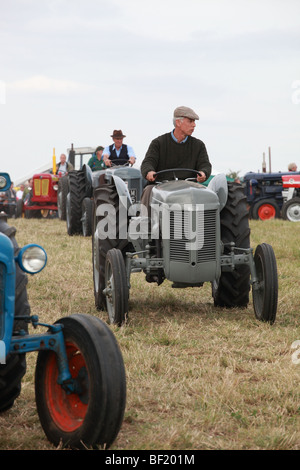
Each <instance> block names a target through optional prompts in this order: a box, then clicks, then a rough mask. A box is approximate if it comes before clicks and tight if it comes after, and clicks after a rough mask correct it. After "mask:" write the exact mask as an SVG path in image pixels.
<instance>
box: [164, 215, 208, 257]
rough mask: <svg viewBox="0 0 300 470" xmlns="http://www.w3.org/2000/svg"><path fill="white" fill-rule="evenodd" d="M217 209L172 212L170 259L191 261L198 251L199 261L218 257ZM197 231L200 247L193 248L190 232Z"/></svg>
mask: <svg viewBox="0 0 300 470" xmlns="http://www.w3.org/2000/svg"><path fill="white" fill-rule="evenodd" d="M216 213H217V211H216V210H207V211H204V212H201V211H195V212H190V211H173V212H171V213H170V260H171V261H177V262H182V263H190V261H191V253H192V252H195V251H196V253H197V256H196V259H197V263H203V262H206V261H212V260H215V259H216ZM191 229H193V231H194V232H196V233H197V246H198V247H199V248H198V249H195V248H194V249H191V248H190V247H191V240H190V239H189V233H190V231H191Z"/></svg>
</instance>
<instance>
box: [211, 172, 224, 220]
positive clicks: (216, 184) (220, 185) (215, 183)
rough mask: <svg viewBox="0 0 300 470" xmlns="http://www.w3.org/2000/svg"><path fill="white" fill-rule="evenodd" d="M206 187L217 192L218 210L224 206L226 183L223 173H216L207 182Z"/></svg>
mask: <svg viewBox="0 0 300 470" xmlns="http://www.w3.org/2000/svg"><path fill="white" fill-rule="evenodd" d="M207 187H208V189H210V190H211V191H213V192H214V193H216V194H217V196H218V198H219V203H220V211H221V210H222V209H223V208H224V207H225V206H226V202H227V197H228V185H227V179H226V176H225V175H224V174H223V173H220V174H219V175H216V176H215V177H214V178H213V179H212V180H211V181H210V182H209V184H208V186H207Z"/></svg>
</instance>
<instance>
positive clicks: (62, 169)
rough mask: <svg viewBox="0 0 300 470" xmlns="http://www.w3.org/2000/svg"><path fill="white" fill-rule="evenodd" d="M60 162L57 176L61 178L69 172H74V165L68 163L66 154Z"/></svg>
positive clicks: (62, 155) (61, 157)
mask: <svg viewBox="0 0 300 470" xmlns="http://www.w3.org/2000/svg"><path fill="white" fill-rule="evenodd" d="M59 159H60V162H59V163H58V164H57V169H56V174H57V175H59V176H64V175H67V174H68V173H69V171H72V170H74V167H73V165H72V164H71V163H70V162H67V157H66V155H65V154H64V153H62V154H61V156H60V157H59Z"/></svg>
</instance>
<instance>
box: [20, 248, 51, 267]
mask: <svg viewBox="0 0 300 470" xmlns="http://www.w3.org/2000/svg"><path fill="white" fill-rule="evenodd" d="M16 261H17V262H18V263H19V266H20V268H21V269H23V271H25V272H27V273H29V274H36V273H39V272H40V271H41V270H42V269H44V267H45V266H46V263H47V253H46V251H45V250H44V248H42V247H41V246H39V245H35V244H31V245H25V246H24V247H23V248H22V249H21V250H20V252H19V254H18V255H17V257H16Z"/></svg>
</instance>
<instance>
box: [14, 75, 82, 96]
mask: <svg viewBox="0 0 300 470" xmlns="http://www.w3.org/2000/svg"><path fill="white" fill-rule="evenodd" d="M7 89H8V90H11V91H20V92H30V93H32V92H33V93H54V94H65V93H68V94H71V93H78V92H81V91H87V90H88V89H90V87H89V86H87V85H84V84H82V83H79V82H75V81H72V80H58V79H54V78H50V77H46V76H44V75H35V76H33V77H29V78H27V79H24V80H16V81H13V82H10V83H8V84H7Z"/></svg>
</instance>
